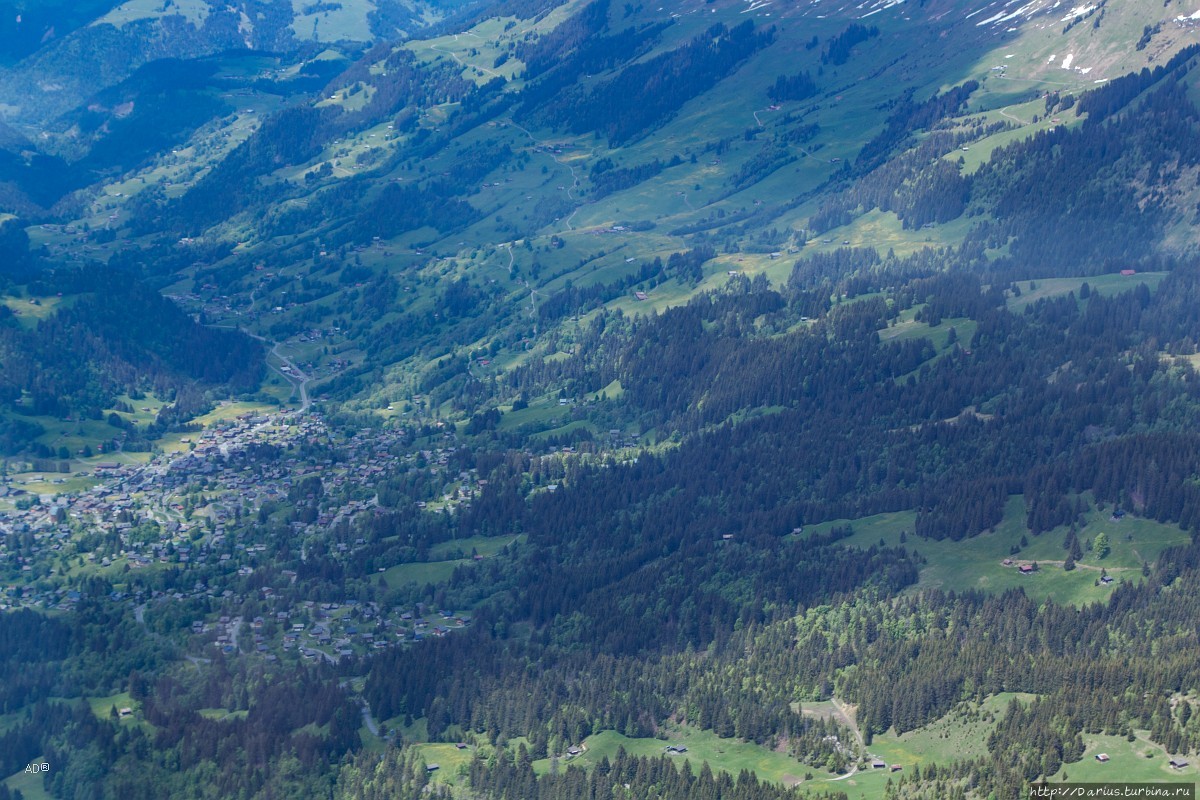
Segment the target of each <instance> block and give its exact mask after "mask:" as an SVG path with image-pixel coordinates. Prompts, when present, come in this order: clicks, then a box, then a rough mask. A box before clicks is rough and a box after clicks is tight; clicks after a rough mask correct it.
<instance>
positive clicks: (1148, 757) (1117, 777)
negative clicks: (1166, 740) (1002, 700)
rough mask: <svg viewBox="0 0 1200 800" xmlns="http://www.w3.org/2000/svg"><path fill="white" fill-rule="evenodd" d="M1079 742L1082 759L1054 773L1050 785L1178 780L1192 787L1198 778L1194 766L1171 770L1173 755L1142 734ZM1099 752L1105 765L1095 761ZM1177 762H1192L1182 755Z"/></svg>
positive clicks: (1096, 737) (1088, 736) (1088, 737)
mask: <svg viewBox="0 0 1200 800" xmlns="http://www.w3.org/2000/svg"><path fill="white" fill-rule="evenodd" d="M1083 743H1084V746H1085V748H1086V749H1085V750H1084V754H1083V760H1082V761H1079V762H1077V763H1075V764H1066V765H1065V766H1063V768H1062V769H1061V770H1059V771H1058V773H1057V774H1055V775H1053V776H1051V778H1050V782H1051V783H1057V782H1060V781H1063V780H1070V781H1072V782H1076V781H1079V782H1085V781H1086V782H1090V781H1095V782H1102V781H1130V782H1139V781H1145V782H1149V783H1162V782H1166V781H1181V782H1187V783H1190V784H1193V785H1195V784H1196V782H1197V780H1198V779H1200V768H1198V767H1197V765H1196V764H1195V763H1190V764H1189V765H1188V766H1186V767H1184V768H1183V769H1175V768H1173V767H1172V766H1171V764H1170V761H1171V759H1173V758H1175V757H1176V756H1175V754H1172V753H1168V752H1167V751H1166V750H1165V749H1164V748H1163V747H1162V746H1161V745H1159V744H1156V743H1154V742H1151V741H1150V740H1149V739H1148V738H1147V732H1146V731H1134V741H1132V742H1131V741H1129V740H1128V739H1127V738H1126V737H1124V736H1104V735H1100V734H1087V733H1085V734H1084V735H1083ZM1101 753H1103V754H1105V755H1107V756H1108V759H1109V760H1108V761H1107V762H1101V761H1099V760H1098V759H1097V758H1096V756H1098V755H1100V754H1101ZM1180 760H1185V761H1193V762H1194V759H1192V758H1190V757H1188V756H1186V755H1184V756H1181V757H1180Z"/></svg>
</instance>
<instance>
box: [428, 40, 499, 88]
mask: <svg viewBox="0 0 1200 800" xmlns="http://www.w3.org/2000/svg"><path fill="white" fill-rule="evenodd" d="M454 41H456V42H457V41H458V34H457V33H456V34H454ZM429 49H430V50H432V51H434V52H435V53H441V54H442V55H445V56H450V57H451V58H453V59H454V60H455V61H457V62H458V63H459V65H460V66H463V67H470V68H471V69H477V70H479V71H480V72H486V73H487V74H488V75H491V76H492V77H493V78H499V77H500V73H499V72H496V71H494V70H490V69H488V68H487V67H481V66H479V65H478V64H468V63H467V62H466V61H463V60H462V59H461V58H459V57H458V53H454V52H451V51H450V50H443V49H442V48H440V47H438V46H437V45H436V44H431V45H429Z"/></svg>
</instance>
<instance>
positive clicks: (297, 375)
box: [238, 328, 312, 414]
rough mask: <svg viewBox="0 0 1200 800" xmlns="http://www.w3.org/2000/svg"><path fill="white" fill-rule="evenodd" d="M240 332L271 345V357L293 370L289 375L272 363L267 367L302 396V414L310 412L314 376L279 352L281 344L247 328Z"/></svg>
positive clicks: (241, 329)
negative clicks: (309, 392)
mask: <svg viewBox="0 0 1200 800" xmlns="http://www.w3.org/2000/svg"><path fill="white" fill-rule="evenodd" d="M238 330H240V331H241V332H242V333H244V334H246V335H247V336H249V337H250V338H251V339H257V340H258V341H260V342H263V343H264V344H269V345H271V355H273V356H275V357H276V358H278V359H279V360H280V361H281V362H283V365H284V366H285V367H287V368H288V369H289V370H291V373H290V374H289V373H288V372H286V371H284V370H282V369H280V368H279V367H277V366H275V365H274V364H272V363H271V362H270V361H268V362H267V366H268V367H270V368H271V369H273V370H275V371H276V372H278V373H279V376H280V377H281V378H283V379H284V380H285V381H287V382H288V383H290V384H291V385H292V388H293V389H294V390H296V391H297V392H298V393H299V394H300V413H301V414H303V413H305V412H306V411H308V409H309V408H311V407H312V400H311V399H310V398H309V396H308V384H309V382H311V381H312V376H311V375H309V374H308V373H306V372H305V371H304V370H302V369H300V368H299V367H297V366H296V365H295V363H294V362H293V361H292V360H291V359H290V358H288V357H287V356H285V355H284V354H283V353H280V352H279V342H273V341H271V340H270V339H268V338H266V337H265V336H259V335H258V334H257V333H251V332H250V331H248V330H246V329H245V328H239V329H238Z"/></svg>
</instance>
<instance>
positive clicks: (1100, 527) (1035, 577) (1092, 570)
mask: <svg viewBox="0 0 1200 800" xmlns="http://www.w3.org/2000/svg"><path fill="white" fill-rule="evenodd" d="M1093 505H1094V504H1093ZM1024 506H1025V504H1024V498H1023V497H1022V496H1021V495H1013V496H1012V497H1010V498H1009V501H1008V505H1007V506H1006V508H1005V514H1004V519H1003V520H1002V521H1001V523H1000V524H999V525H997V526H996V528H995V530H992V531H988V532H986V533H982V534H979V535H978V536H974V537H971V538H969V539H964V540H963V541H960V542H954V541H950V540H943V541H933V540H923V539H919V538H918V537H916V536H915V535H914V534H913V529H914V525H915V522H916V514H915V513H914V512H911V511H898V512H893V513H889V514H877V515H875V516H871V517H864V518H862V519H858V520H838V521H831V522H823V523H820V524H817V525H811V526H808V527H806V528H805V530H804V533H803V534H802V536H807V535H809V534H812V533H824V532H827V531H828V530H829V529H830V528H832V527H835V526H843V525H846V524H850V525H851V526H852V527H853V528H854V535H853V536H851V537H849V538H847V539H843V540H841V542H842V544H845V545H847V546H851V547H869V546H870V545H872V544H879V543H880V542H881V541H882V542H883V543H885V544H887V545H889V546H893V547H896V546H902V547H905V548H906V549H908V550H909V551H910V552H917V553H920V554H921V555H922V556H923V557H925V558H926V559H927V560H928V563H927V564H926V565H925V566H924V567H922V568H921V579H920V582H919V584H918V586H920V587H937V588H943V589H948V590H956V591H962V590H967V589H978V590H984V591H991V592H1002V591H1004V590H1006V589H1012V588H1017V587H1020V588H1023V589H1024V590H1025V591H1026V592H1027V593H1028V594H1030V595H1031V596H1033V597H1039V598H1044V599H1053V600H1054V601H1055V602H1058V603H1064V604H1074V605H1079V604H1083V603H1089V602H1095V601H1104V600H1105V599H1107V597H1108V596H1109V594H1111V593H1112V590H1113V587H1115V586H1117V585H1118V584H1119V583H1121V582H1122V581H1129V582H1137V581H1141V580H1142V571H1141V570H1142V564H1143V562H1149V563H1153V562H1154V560H1155V559H1157V558H1158V556H1159V554H1160V553H1161V552H1162V551H1163V550H1165V549H1166V548H1168V547H1174V546H1178V545H1184V544H1187V543H1188V542H1189V541H1190V538H1189V537H1188V535H1187V533H1186V532H1184V531H1183V530H1182V529H1180V528H1179V527H1178V526H1175V525H1166V524H1162V523H1159V522H1155V521H1153V520H1147V519H1140V518H1136V517H1133V516H1126V517H1124V518H1123V519H1121V520H1120V521H1113V520H1112V519H1111V514H1112V508H1111V507H1108V508H1106V509H1105V510H1103V511H1101V510H1099V509H1098V508H1095V507H1093V508H1092V509H1091V510H1090V511H1088V512H1087V513H1086V514H1085V515H1084V516H1085V518H1086V520H1087V524H1086V525H1085V526H1084V527H1083V528H1081V529H1080V530H1079V534H1078V535H1079V539H1080V542H1081V544H1084V545H1085V548H1086V544H1087V543H1088V542H1091V541H1092V540H1094V538H1095V536H1096V535H1097V534H1098V533H1100V532H1104V533H1106V534H1107V536H1108V538H1109V541H1110V543H1111V546H1112V552H1111V553H1110V554H1109V555H1108V556H1107V557H1106V558H1104V559H1099V558H1097V557H1096V556H1095V554H1094V553H1092V552H1085V553H1084V557H1083V558H1082V559H1080V560H1079V562H1078V564H1077V565H1076V568H1075V570H1073V571H1071V572H1065V571H1063V569H1062V561H1063V560H1064V558H1065V557H1066V551H1065V550H1063V547H1062V544H1063V541H1064V540H1065V538H1066V536H1067V533H1068V530H1067V529H1066V528H1056V529H1055V530H1053V531H1047V532H1046V533H1043V534H1042V535H1040V536H1033V535H1032V534H1030V533H1029V531H1028V529H1027V528H1026V527H1025V507H1024ZM902 533H904V534H905V535H906V539H907V541H906V542H904V543H901V541H900V536H901V534H902ZM1022 537H1024V538H1025V540H1026V541H1027V545H1025V546H1024V547H1021V544H1020V542H1021V539H1022ZM1014 547H1016V548H1019V550H1020V552H1018V553H1017V554H1015V555H1014V554H1012V549H1013V548H1014ZM1006 559H1011V560H1012V562H1013V563H1012V564H1011V565H1007V566H1006V565H1005V564H1004V563H1003V562H1004V561H1005V560H1006ZM1031 562H1037V563H1038V564H1039V569H1038V571H1037V572H1035V573H1033V574H1029V575H1023V574H1021V573H1020V572H1019V571H1018V569H1017V567H1018V565H1020V564H1025V563H1031ZM1102 569H1103V570H1106V571H1107V572H1108V574H1109V575H1110V576H1112V577H1113V579H1114V583H1112V584H1109V585H1104V584H1099V585H1097V582H1098V581H1099V579H1100V575H1101V570H1102Z"/></svg>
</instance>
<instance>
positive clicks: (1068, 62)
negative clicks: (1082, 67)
mask: <svg viewBox="0 0 1200 800" xmlns="http://www.w3.org/2000/svg"><path fill="white" fill-rule="evenodd" d="M1074 60H1075V54H1074V53H1067V55H1066V56H1065V57H1064V58H1063V62H1062V68H1063V69H1070V68H1071V62H1072V61H1074Z"/></svg>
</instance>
